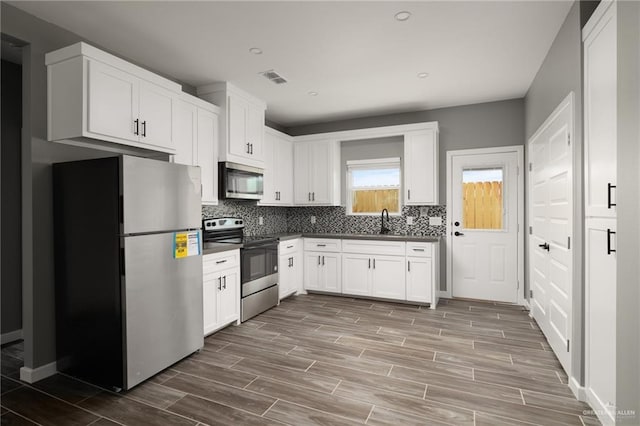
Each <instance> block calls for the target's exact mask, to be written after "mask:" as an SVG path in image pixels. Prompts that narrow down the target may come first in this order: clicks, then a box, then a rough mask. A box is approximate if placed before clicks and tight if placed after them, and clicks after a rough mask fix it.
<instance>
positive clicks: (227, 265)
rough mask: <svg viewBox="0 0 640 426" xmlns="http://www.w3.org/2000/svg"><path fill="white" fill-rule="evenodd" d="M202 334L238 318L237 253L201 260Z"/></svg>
mask: <svg viewBox="0 0 640 426" xmlns="http://www.w3.org/2000/svg"><path fill="white" fill-rule="evenodd" d="M202 266H203V280H202V309H203V310H202V314H203V315H202V317H203V319H204V335H205V336H206V335H208V334H211V333H213V332H214V331H216V330H218V329H220V328H222V327H224V326H226V325H228V324H230V323H232V322H234V321H238V320H239V319H240V250H230V251H225V252H221V253H215V254H208V255H205V256H203V257H202Z"/></svg>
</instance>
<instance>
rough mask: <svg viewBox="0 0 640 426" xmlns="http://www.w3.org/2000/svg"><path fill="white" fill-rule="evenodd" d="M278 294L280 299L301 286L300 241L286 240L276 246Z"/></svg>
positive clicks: (293, 292)
mask: <svg viewBox="0 0 640 426" xmlns="http://www.w3.org/2000/svg"><path fill="white" fill-rule="evenodd" d="M278 274H279V278H278V295H279V298H280V300H282V299H284V298H285V297H287V296H290V295H292V294H295V293H297V292H298V290H300V289H301V288H302V280H303V271H302V242H301V240H300V239H296V240H286V241H282V242H280V244H279V246H278Z"/></svg>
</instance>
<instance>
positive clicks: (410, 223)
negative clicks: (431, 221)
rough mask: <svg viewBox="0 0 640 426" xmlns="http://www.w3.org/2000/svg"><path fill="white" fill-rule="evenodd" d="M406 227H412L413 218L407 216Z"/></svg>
mask: <svg viewBox="0 0 640 426" xmlns="http://www.w3.org/2000/svg"><path fill="white" fill-rule="evenodd" d="M407 225H413V216H407Z"/></svg>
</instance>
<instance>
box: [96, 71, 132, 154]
mask: <svg viewBox="0 0 640 426" xmlns="http://www.w3.org/2000/svg"><path fill="white" fill-rule="evenodd" d="M88 67H89V82H88V85H89V87H88V94H87V98H88V99H87V107H88V111H87V130H88V131H89V132H91V133H95V134H97V135H105V136H111V137H114V138H120V139H124V140H129V141H134V142H137V141H138V140H139V136H138V134H136V127H137V130H138V133H139V130H140V127H139V124H138V126H136V124H135V120H137V119H138V100H139V99H138V92H139V86H140V80H138V78H136V77H134V76H132V75H131V74H127V73H126V72H123V71H120V70H119V69H116V68H112V67H110V66H108V65H105V64H102V63H100V62H96V61H89V63H88Z"/></svg>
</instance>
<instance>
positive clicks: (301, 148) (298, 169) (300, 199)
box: [293, 142, 326, 265]
mask: <svg viewBox="0 0 640 426" xmlns="http://www.w3.org/2000/svg"><path fill="white" fill-rule="evenodd" d="M310 146H311V144H309V143H307V142H298V143H296V144H294V145H293V192H294V200H293V201H294V203H295V204H311V196H310V194H311V190H310V188H309V177H310V175H311V172H310V170H309V168H310V164H309V158H310ZM325 179H326V177H325ZM305 265H306V263H305Z"/></svg>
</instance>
